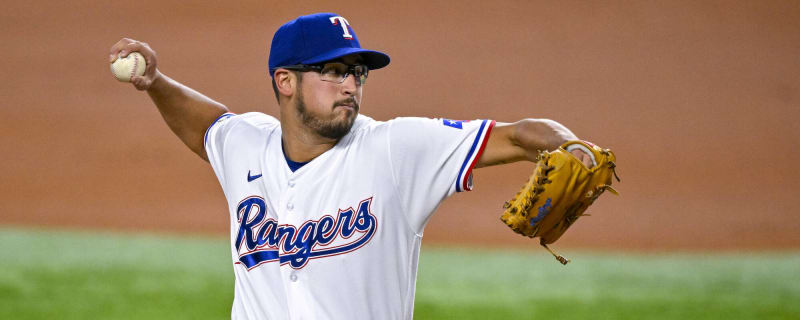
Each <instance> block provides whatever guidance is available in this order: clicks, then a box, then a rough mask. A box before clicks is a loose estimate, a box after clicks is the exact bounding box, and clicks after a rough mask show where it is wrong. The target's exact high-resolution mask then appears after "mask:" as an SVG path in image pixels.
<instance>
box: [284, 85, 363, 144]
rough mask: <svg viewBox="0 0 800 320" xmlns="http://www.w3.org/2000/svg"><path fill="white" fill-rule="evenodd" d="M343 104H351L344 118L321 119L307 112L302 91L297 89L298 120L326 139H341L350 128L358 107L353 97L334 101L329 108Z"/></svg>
mask: <svg viewBox="0 0 800 320" xmlns="http://www.w3.org/2000/svg"><path fill="white" fill-rule="evenodd" d="M298 89H299V88H298ZM344 104H352V105H353V111H350V110H348V111H347V115H346V117H345V118H344V119H332V120H324V119H321V118H320V117H319V116H317V115H315V114H312V113H310V112H308V108H306V103H305V100H304V99H303V92H302V91H300V90H298V91H297V108H296V109H297V114H298V115H299V116H300V120H301V121H302V122H303V124H304V125H305V126H306V127H308V128H310V129H311V130H313V131H314V132H315V133H316V134H318V135H320V136H322V137H325V138H328V139H333V140H339V139H341V138H342V137H344V136H345V135H346V134H347V133H348V132H350V128H352V127H353V123H355V119H356V116H357V115H358V110H359V109H360V107H359V105H358V102H357V101H355V99H353V98H349V99H344V100H339V101H336V102H334V103H333V105H332V106H331V109H335V108H336V107H337V106H340V105H344Z"/></svg>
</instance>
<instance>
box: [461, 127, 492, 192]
mask: <svg viewBox="0 0 800 320" xmlns="http://www.w3.org/2000/svg"><path fill="white" fill-rule="evenodd" d="M484 127H486V120H482V121H481V127H480V129H478V135H477V136H475V141H473V142H472V147H470V148H469V153H467V158H466V159H464V163H462V164H461V169H459V171H458V179H457V180H456V191H458V192H461V191H464V190H462V189H461V180H462V176H463V175H464V168H466V167H467V165H468V164H469V162H470V161H469V160H470V158H472V154H473V153H474V152H475V149H476V147H477V146H478V142H479V141H481V135H482V134H483V129H484Z"/></svg>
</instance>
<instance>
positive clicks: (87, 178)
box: [0, 0, 800, 250]
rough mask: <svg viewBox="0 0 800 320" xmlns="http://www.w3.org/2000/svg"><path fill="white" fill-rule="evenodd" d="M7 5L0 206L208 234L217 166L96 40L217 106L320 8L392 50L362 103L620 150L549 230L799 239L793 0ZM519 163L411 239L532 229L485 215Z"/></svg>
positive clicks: (689, 241)
mask: <svg viewBox="0 0 800 320" xmlns="http://www.w3.org/2000/svg"><path fill="white" fill-rule="evenodd" d="M268 3H270V4H268ZM289 4H291V6H289ZM3 7H4V10H3V12H2V13H0V15H2V19H0V25H2V28H1V29H2V30H3V31H0V32H2V34H1V35H2V43H3V44H4V46H3V47H4V48H3V52H2V57H3V58H2V59H0V66H2V71H3V75H4V79H3V83H2V86H0V97H2V108H0V150H2V155H3V156H2V157H0V179H1V181H2V184H0V224H4V225H25V226H57V227H70V228H104V229H110V230H127V231H142V230H144V231H157V232H162V231H163V232H172V231H180V232H187V233H212V234H218V235H222V234H224V233H225V232H226V231H227V230H228V228H229V226H228V225H227V217H226V216H227V213H226V209H225V208H226V206H225V200H224V198H223V195H222V192H221V190H220V187H219V186H218V184H217V182H216V178H215V177H214V174H213V172H212V171H211V170H210V168H209V166H208V165H207V164H206V163H204V162H203V161H201V160H200V159H199V158H197V157H196V156H194V155H193V154H192V153H190V152H189V151H188V149H186V148H184V147H183V146H182V144H181V143H180V142H179V141H178V139H177V138H176V137H175V136H173V135H172V133H171V132H170V131H169V129H168V128H167V127H166V125H165V124H164V123H163V122H162V120H161V118H160V115H159V114H158V112H157V110H156V109H155V108H154V107H153V105H152V104H151V102H150V101H149V99H148V97H147V95H146V94H144V93H140V92H137V91H135V90H133V89H132V88H131V87H129V86H128V85H124V84H121V83H118V82H116V81H115V80H114V79H113V77H112V76H111V74H110V72H109V70H108V64H107V61H106V59H107V51H108V48H109V47H110V46H111V45H112V44H113V43H114V42H116V41H117V40H118V39H119V38H121V37H131V38H135V39H140V40H143V41H146V42H149V43H150V44H151V45H152V46H153V47H154V48H155V49H156V50H157V51H158V54H159V62H160V69H161V70H162V71H163V72H164V73H166V74H168V75H170V76H172V77H174V78H176V79H178V80H180V81H182V82H184V83H185V84H187V85H189V86H191V87H193V88H195V89H197V90H198V91H200V92H203V93H205V94H207V95H209V96H211V97H213V98H215V99H217V100H218V101H221V102H223V103H225V104H226V105H228V106H229V107H230V108H231V109H232V110H233V111H235V112H247V111H261V112H266V113H269V114H272V115H277V107H276V104H275V102H274V98H273V96H272V91H271V88H270V84H269V82H268V78H267V75H266V71H265V70H266V60H267V52H268V47H269V41H270V39H271V37H272V33H273V32H274V31H275V30H276V29H277V28H278V26H279V25H280V24H282V23H283V22H285V21H287V20H289V19H291V18H294V17H296V16H298V15H300V14H305V13H310V12H317V11H327V10H336V11H338V13H340V14H342V15H343V16H345V17H347V18H348V20H349V21H350V23H351V25H352V26H353V27H354V28H355V30H356V32H357V33H358V36H359V38H360V40H361V42H362V44H363V45H365V46H366V47H369V48H375V49H378V50H382V51H385V52H387V53H389V54H390V55H391V57H392V64H391V65H390V66H389V68H386V69H385V70H380V71H376V72H374V73H372V74H370V83H369V84H368V85H367V87H366V93H365V96H366V98H365V104H364V105H363V106H362V112H363V113H365V114H367V115H370V116H372V117H374V118H376V119H378V120H387V119H391V118H394V117H398V116H411V115H413V116H428V117H446V118H453V119H474V118H492V119H496V120H498V121H506V122H508V121H515V120H518V119H521V118H525V117H534V118H551V119H555V120H557V121H559V122H561V123H563V124H565V125H566V126H568V127H569V128H571V129H572V130H573V131H574V132H575V133H576V134H578V135H579V136H580V137H582V138H584V139H587V140H590V141H594V142H596V143H598V144H600V145H602V146H606V147H610V148H612V149H613V150H614V151H615V152H616V154H617V156H618V159H619V161H618V162H619V169H620V170H619V174H620V176H621V177H622V179H623V180H622V183H620V184H618V185H617V186H616V187H617V188H618V190H619V191H620V192H621V193H622V196H620V197H613V196H611V195H604V196H603V197H602V198H601V199H600V200H598V202H597V203H596V204H595V206H593V207H592V208H591V209H590V210H589V213H590V214H592V217H589V218H584V219H581V220H580V222H579V223H577V224H576V225H575V226H574V227H573V229H572V230H571V231H570V232H569V233H567V234H566V235H565V236H564V238H563V239H562V240H560V241H559V243H558V244H557V245H556V246H557V247H559V248H562V249H563V248H601V249H617V248H621V249H636V250H706V249H731V250H747V249H798V248H800V232H798V231H797V230H800V212H798V209H797V205H796V203H797V201H796V196H795V194H796V193H797V191H798V190H800V182H799V181H800V173H798V170H797V169H796V166H795V164H796V163H797V162H798V160H799V158H800V149H798V145H800V129H797V127H796V126H795V122H797V119H798V118H800V117H799V116H800V93H799V92H800V58H799V57H800V2H797V1H793V0H789V1H770V2H769V3H768V4H765V3H761V2H760V1H743V2H735V3H734V2H731V1H702V3H698V2H697V1H669V2H667V3H664V4H661V3H641V2H636V1H633V2H631V1H624V2H623V1H620V2H613V3H610V4H609V3H605V2H604V3H597V4H592V3H585V2H561V1H557V2H553V1H514V2H505V3H502V2H500V3H496V2H485V1H467V2H461V3H459V5H457V6H452V5H451V4H450V3H448V2H435V3H430V2H428V1H411V2H398V3H385V4H381V5H375V4H374V2H372V1H364V2H360V3H348V4H346V5H343V4H342V3H341V2H332V1H331V2H312V3H309V2H303V3H297V2H281V3H280V4H272V1H245V2H240V3H238V4H226V3H224V2H218V3H215V2H204V3H201V4H197V3H193V4H191V5H190V4H188V3H186V2H185V1H152V0H140V1H133V2H125V1H102V2H101V1H70V2H48V3H46V4H45V3H39V4H36V3H34V4H30V3H26V2H24V1H13V2H9V3H4V5H3ZM531 168H532V165H531V164H530V163H518V164H513V165H508V166H504V167H495V168H486V169H480V170H477V171H476V173H475V185H476V190H475V191H473V192H470V193H467V194H459V195H456V196H454V197H452V198H451V199H449V200H447V201H446V202H445V203H444V205H442V207H441V208H440V209H439V211H438V213H437V214H436V215H435V216H434V218H433V219H432V221H431V222H430V224H429V225H428V228H427V229H426V232H425V239H426V240H425V243H426V244H431V243H466V244H469V245H481V246H494V245H508V246H534V247H538V246H537V245H536V244H535V242H532V241H530V240H527V239H524V238H523V237H520V236H516V235H514V234H512V233H511V232H510V231H509V230H507V229H506V227H505V226H504V225H503V224H501V223H500V221H499V220H498V217H499V215H500V211H501V204H502V203H503V202H504V201H505V200H507V198H510V196H511V195H513V194H514V192H516V190H517V189H518V188H519V187H520V186H521V185H522V184H523V183H524V181H525V180H526V179H527V175H528V173H529V172H530V171H531ZM537 250H538V249H537Z"/></svg>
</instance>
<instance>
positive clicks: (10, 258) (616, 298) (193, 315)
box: [0, 228, 800, 319]
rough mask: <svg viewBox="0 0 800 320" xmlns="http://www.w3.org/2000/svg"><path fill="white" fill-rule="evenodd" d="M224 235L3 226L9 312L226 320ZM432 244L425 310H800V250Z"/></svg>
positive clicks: (501, 315)
mask: <svg viewBox="0 0 800 320" xmlns="http://www.w3.org/2000/svg"><path fill="white" fill-rule="evenodd" d="M226 241H227V240H225V239H222V238H192V237H177V236H175V237H169V236H153V235H119V234H110V233H108V234H101V233H79V232H63V231H30V230H21V229H8V228H6V229H2V228H0V243H2V246H1V247H0V319H226V318H230V305H231V300H232V298H233V273H232V271H231V269H232V267H231V264H230V262H229V261H230V256H229V251H228V246H227V242H226ZM562 251H565V252H562V253H565V254H567V255H568V256H569V257H571V258H572V259H573V262H572V263H571V264H569V265H568V266H566V267H564V266H561V265H560V264H558V263H557V262H556V261H555V260H554V259H553V258H552V257H551V256H550V255H548V254H546V253H544V252H543V251H542V250H539V249H538V247H537V248H535V249H532V250H529V251H512V250H487V249H480V250H477V249H476V250H473V249H467V248H441V247H425V248H423V250H422V257H421V259H420V267H419V277H418V280H417V298H416V308H415V318H416V319H800V253H798V252H792V253H764V254H610V253H603V254H599V253H591V252H568V251H569V250H562Z"/></svg>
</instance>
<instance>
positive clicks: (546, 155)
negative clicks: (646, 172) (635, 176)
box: [500, 141, 619, 264]
mask: <svg viewBox="0 0 800 320" xmlns="http://www.w3.org/2000/svg"><path fill="white" fill-rule="evenodd" d="M575 144H578V145H580V149H581V150H584V151H585V152H590V156H592V158H593V164H594V166H593V167H591V168H588V167H586V165H584V164H583V163H582V162H581V161H580V160H578V158H576V157H575V156H573V155H572V154H571V153H570V152H569V151H567V150H571V149H574V147H573V145H575ZM615 161H616V157H615V156H614V154H613V153H612V152H611V150H609V149H602V148H600V147H598V146H595V145H591V144H589V143H584V142H583V141H569V142H567V143H565V144H563V145H562V146H561V147H559V148H558V149H557V150H555V151H553V152H542V153H540V154H539V161H538V163H537V164H536V170H535V171H534V172H533V175H532V176H531V177H530V179H529V180H528V182H527V183H526V184H525V186H523V187H522V190H521V191H520V192H518V193H517V195H516V196H514V198H513V199H511V201H508V202H506V203H505V205H504V206H503V208H505V212H503V215H502V216H501V217H500V220H502V221H503V222H504V223H505V224H506V225H508V226H509V227H510V228H511V229H512V230H514V232H516V233H519V234H521V235H524V236H528V237H531V238H534V237H539V238H540V241H539V243H540V244H541V245H542V246H543V247H545V249H547V251H550V253H551V254H553V256H555V257H556V259H557V260H558V261H559V262H561V263H562V264H567V263H568V262H569V260H568V259H566V258H564V257H562V256H560V255H558V254H556V253H555V252H553V251H552V250H550V248H548V247H547V245H548V244H551V243H553V242H555V241H556V240H558V238H560V237H561V235H562V234H564V232H565V231H567V228H569V227H570V226H571V225H572V224H573V223H575V221H576V220H578V218H580V217H581V216H584V215H585V214H584V213H583V212H584V211H586V209H587V208H589V206H590V205H592V203H594V201H595V200H596V199H597V198H598V197H599V196H600V195H601V194H602V193H603V192H605V191H606V190H608V191H611V193H613V194H618V193H617V191H616V190H614V189H613V188H611V178H612V176H613V177H615V178H617V181H619V178H618V177H617V173H616V170H615V168H616V166H617V165H616V164H615Z"/></svg>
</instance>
